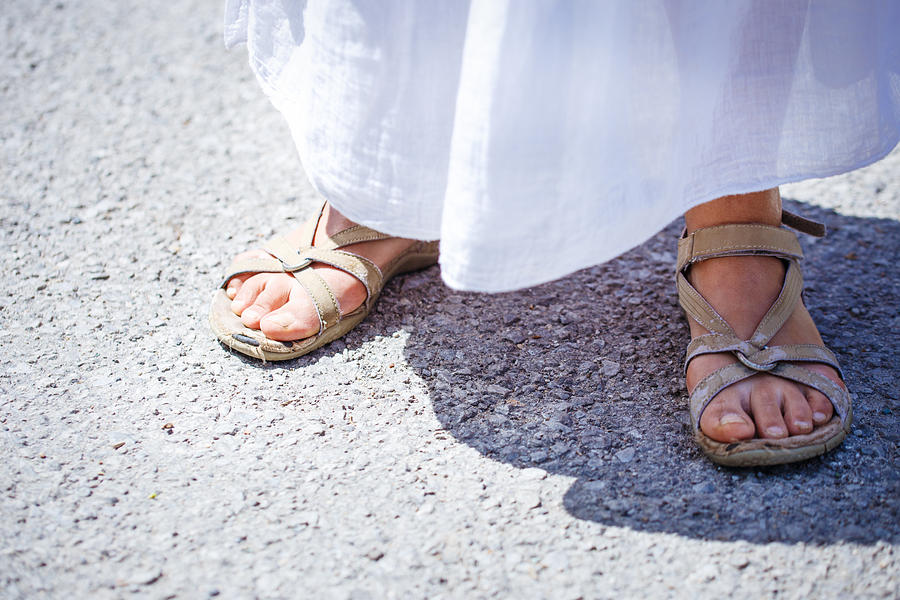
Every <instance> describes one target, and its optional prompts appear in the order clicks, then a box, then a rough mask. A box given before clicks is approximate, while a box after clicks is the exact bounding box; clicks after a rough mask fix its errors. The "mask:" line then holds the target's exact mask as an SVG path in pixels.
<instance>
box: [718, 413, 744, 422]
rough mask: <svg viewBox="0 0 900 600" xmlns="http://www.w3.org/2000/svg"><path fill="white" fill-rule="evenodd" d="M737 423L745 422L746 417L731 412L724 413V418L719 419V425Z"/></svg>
mask: <svg viewBox="0 0 900 600" xmlns="http://www.w3.org/2000/svg"><path fill="white" fill-rule="evenodd" d="M735 423H744V419H743V418H742V417H741V415H736V414H734V413H731V414H727V415H722V418H721V419H719V425H734V424H735Z"/></svg>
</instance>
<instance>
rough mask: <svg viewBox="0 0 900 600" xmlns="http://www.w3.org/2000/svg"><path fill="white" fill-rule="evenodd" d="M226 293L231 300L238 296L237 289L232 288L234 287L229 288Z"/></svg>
mask: <svg viewBox="0 0 900 600" xmlns="http://www.w3.org/2000/svg"><path fill="white" fill-rule="evenodd" d="M225 293H226V294H227V295H228V297H229V298H231V299H232V300H234V297H235V296H236V295H237V288H236V287H234V286H232V287H230V288H228V289H227V290H225Z"/></svg>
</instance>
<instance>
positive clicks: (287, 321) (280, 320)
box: [266, 314, 294, 327]
mask: <svg viewBox="0 0 900 600" xmlns="http://www.w3.org/2000/svg"><path fill="white" fill-rule="evenodd" d="M293 322H294V317H292V316H291V315H284V314H281V315H270V316H268V317H266V323H267V324H268V323H271V324H273V325H277V326H278V327H288V326H289V325H291V324H292V323H293Z"/></svg>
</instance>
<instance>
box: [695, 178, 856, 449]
mask: <svg viewBox="0 0 900 600" xmlns="http://www.w3.org/2000/svg"><path fill="white" fill-rule="evenodd" d="M685 217H686V221H687V225H688V233H691V232H693V231H695V230H698V229H702V228H707V227H713V226H716V225H723V224H736V223H761V224H765V225H770V226H776V227H777V226H778V225H780V224H781V198H780V196H779V194H778V190H777V188H776V189H773V190H767V191H764V192H758V193H754V194H746V195H742V196H727V197H725V198H719V199H717V200H714V201H712V202H709V203H706V204H703V205H701V206H698V207H696V208H694V209H692V210H691V211H689V212H688V213H687V214H686V215H685ZM785 273H786V268H785V261H783V260H781V259H779V258H774V257H771V256H723V257H718V258H710V259H707V260H702V261H700V262H696V263H694V264H693V265H692V266H691V267H690V270H689V271H688V275H687V277H688V280H689V281H690V283H691V284H692V285H693V286H694V287H695V288H696V290H697V291H698V292H700V294H702V295H703V296H704V297H705V298H706V300H707V301H708V302H709V304H710V305H711V306H712V307H713V308H714V309H715V310H716V312H718V314H719V315H721V316H722V317H723V318H724V319H725V321H727V322H728V324H730V326H731V327H732V329H733V330H734V332H735V333H736V334H737V337H738V338H739V339H741V340H748V339H750V337H751V336H752V335H753V333H754V330H755V329H756V328H757V326H758V325H759V323H760V321H761V320H762V319H763V317H764V316H765V315H766V313H767V311H768V310H769V308H770V307H771V306H772V304H773V303H774V302H775V300H776V298H778V296H779V293H780V292H781V289H782V285H783V283H784V280H785ZM689 322H690V327H691V336H692V337H693V338H696V337H698V336H700V335H703V334H706V333H708V330H707V329H705V328H704V327H703V326H701V325H700V324H699V323H697V322H696V321H695V320H694V319H689ZM787 344H817V345H820V346H821V345H822V338H821V337H820V336H819V332H818V330H817V329H816V326H815V324H814V323H813V320H812V318H811V317H810V315H809V312H808V311H807V310H806V307H805V306H804V305H803V303H802V301H801V300H799V299H798V300H797V301H796V304H795V306H794V308H793V312H792V313H791V314H790V316H789V317H788V318H787V321H786V322H785V324H784V325H783V326H782V328H781V329H780V331H778V333H776V334H775V335H774V337H772V339H771V341H770V342H769V345H770V346H783V345H787ZM737 361H738V360H737V358H736V357H735V355H734V354H732V353H731V352H719V353H714V354H704V355H700V356H696V357H694V358H693V360H691V362H690V364H689V366H688V369H687V386H688V390H689V391H691V392H693V390H694V389H695V387H696V386H697V385H698V383H699V382H700V381H701V380H702V379H703V378H705V377H706V376H707V375H709V374H710V373H712V372H713V371H715V370H717V369H719V368H721V367H723V366H725V365H728V364H731V363H736V362H737ZM802 367H803V368H804V369H808V370H810V371H815V372H818V373H820V374H822V375H824V376H825V377H828V378H829V379H831V380H833V381H834V382H835V383H837V384H838V385H839V386H841V387H843V383H841V379H840V377H839V376H838V374H837V372H836V371H835V370H834V369H833V368H831V367H829V366H827V365H824V364H816V363H806V364H803V365H802ZM833 414H834V408H833V406H832V403H831V401H830V400H829V399H828V398H827V397H826V396H825V395H824V394H822V393H821V392H820V391H818V390H815V389H813V388H811V387H808V386H806V385H801V384H799V383H796V382H794V381H791V380H789V379H785V378H782V377H777V376H775V375H770V374H767V373H764V372H761V373H758V374H756V375H753V376H752V377H749V378H747V379H744V380H742V381H739V382H737V383H734V384H732V385H729V386H728V387H725V388H724V389H722V390H721V391H720V392H719V393H718V394H716V395H715V396H714V397H713V399H712V400H711V401H710V403H709V404H708V406H707V407H706V409H705V410H704V411H703V413H702V416H701V418H700V429H701V431H702V432H703V433H704V434H706V436H708V437H710V438H712V439H713V440H716V441H718V442H735V441H740V440H748V439H751V438H768V439H783V438H787V437H789V436H796V435H801V434H808V433H810V432H812V431H813V430H814V429H815V428H816V427H819V426H822V425H824V424H826V423H828V422H829V421H830V420H831V418H832V416H833Z"/></svg>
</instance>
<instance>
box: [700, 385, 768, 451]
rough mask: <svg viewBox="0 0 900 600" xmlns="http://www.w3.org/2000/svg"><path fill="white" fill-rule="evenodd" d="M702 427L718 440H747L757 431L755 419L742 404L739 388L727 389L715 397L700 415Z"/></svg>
mask: <svg viewBox="0 0 900 600" xmlns="http://www.w3.org/2000/svg"><path fill="white" fill-rule="evenodd" d="M700 429H701V430H702V431H703V433H704V434H706V435H707V436H709V437H711V438H712V439H714V440H716V441H718V442H736V441H738V440H747V439H750V438H752V437H753V434H754V432H755V431H756V428H755V426H754V424H753V420H752V419H751V418H750V415H748V414H747V413H746V411H745V410H744V409H743V407H742V406H741V401H740V390H738V389H725V390H723V391H722V392H721V393H719V395H718V396H717V397H716V398H713V400H712V402H710V403H709V406H707V407H706V410H704V411H703V414H702V415H701V416H700Z"/></svg>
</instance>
